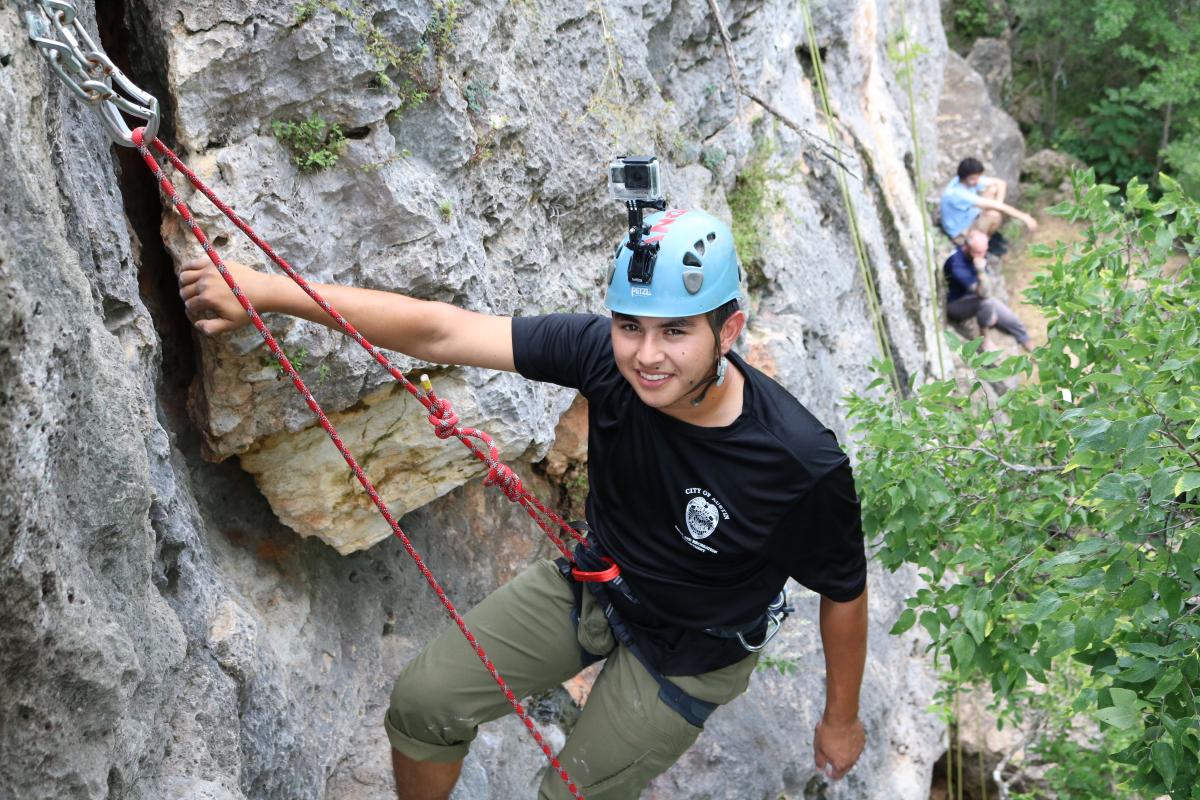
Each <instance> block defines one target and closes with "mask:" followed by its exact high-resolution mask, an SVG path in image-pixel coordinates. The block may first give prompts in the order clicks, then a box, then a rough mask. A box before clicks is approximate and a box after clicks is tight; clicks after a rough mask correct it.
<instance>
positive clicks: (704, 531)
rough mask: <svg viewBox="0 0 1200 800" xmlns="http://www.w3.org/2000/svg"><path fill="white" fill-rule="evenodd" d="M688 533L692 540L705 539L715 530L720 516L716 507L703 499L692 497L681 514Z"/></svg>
mask: <svg viewBox="0 0 1200 800" xmlns="http://www.w3.org/2000/svg"><path fill="white" fill-rule="evenodd" d="M683 517H684V520H685V521H686V522H687V529H688V533H690V534H691V535H692V538H693V539H706V538H708V537H709V536H711V535H712V532H713V531H715V530H716V529H717V523H718V522H720V520H721V514H720V512H719V511H718V510H717V507H716V506H715V505H713V504H712V503H710V502H708V501H707V500H705V499H704V498H703V497H693V498H692V499H691V500H689V501H688V504H687V508H686V509H685V510H684V512H683Z"/></svg>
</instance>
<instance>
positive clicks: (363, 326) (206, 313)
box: [179, 258, 515, 370]
mask: <svg viewBox="0 0 1200 800" xmlns="http://www.w3.org/2000/svg"><path fill="white" fill-rule="evenodd" d="M226 266H227V268H228V269H229V271H230V273H231V274H232V275H233V277H234V279H235V280H236V281H237V283H238V285H239V286H241V287H242V291H243V292H244V293H245V295H246V297H248V298H249V299H250V302H251V303H252V304H253V305H254V307H255V308H257V309H258V310H259V311H262V312H268V311H273V312H276V313H281V314H288V315H291V316H294V317H299V318H301V319H306V320H310V321H312V322H317V323H320V324H321V325H325V326H327V327H329V328H331V329H333V330H341V326H339V325H338V324H337V322H335V321H334V320H333V318H332V317H330V316H329V315H328V314H327V313H325V311H324V310H323V309H322V308H321V307H320V306H318V305H317V304H316V303H314V302H313V300H312V298H310V297H309V296H308V294H307V293H306V292H305V291H304V290H303V289H301V288H300V287H299V286H297V285H296V284H295V283H294V282H292V280H291V279H290V278H288V277H287V276H286V275H269V274H266V273H263V272H258V271H257V270H254V269H251V268H250V267H247V266H246V265H244V264H238V263H235V262H232V261H231V262H229V263H228V264H226ZM312 288H313V289H315V290H316V292H317V294H319V295H321V296H322V297H323V298H324V299H325V300H326V301H327V302H328V303H329V305H331V306H332V307H333V308H335V309H337V310H338V312H339V313H340V314H341V315H342V316H343V317H344V318H345V319H346V320H347V321H348V322H349V323H350V324H351V325H353V326H354V327H355V328H357V329H358V330H359V332H361V333H362V335H363V336H365V337H366V338H367V339H369V340H370V341H371V343H372V344H375V345H377V346H378V347H382V348H385V349H387V350H396V351H398V352H401V353H406V354H407V355H410V356H414V357H415V358H419V359H421V360H423V361H429V362H431V363H434V364H457V365H463V366H474V367H485V368H487V369H504V370H512V369H515V366H514V358H513V348H512V319H511V318H509V317H505V316H498V315H493V314H479V313H476V312H474V311H467V310H466V309H462V308H457V307H455V306H452V305H448V304H446V303H437V302H433V301H429V300H417V299H416V298H413V297H407V296H405V295H402V294H398V293H396V292H383V291H379V290H376V289H359V288H356V287H353V286H335V285H330V284H313V287H312ZM179 296H180V298H182V299H183V302H184V307H185V309H186V310H187V314H188V318H189V319H191V320H192V323H193V324H194V325H195V326H196V328H197V329H198V330H200V331H201V332H202V333H204V334H207V335H213V334H220V333H226V332H228V331H233V330H237V329H238V328H240V327H242V326H243V325H245V324H246V323H247V321H248V320H247V318H246V314H245V312H244V311H243V310H242V307H241V305H240V304H239V303H238V301H237V299H236V298H235V297H234V296H233V295H232V294H231V293H230V292H229V287H227V286H226V285H225V281H224V279H223V278H221V276H220V275H219V274H218V273H217V270H216V268H215V267H214V266H213V265H212V264H211V263H210V262H209V261H208V259H205V258H193V259H191V260H189V261H187V262H185V263H184V264H182V265H181V266H180V268H179Z"/></svg>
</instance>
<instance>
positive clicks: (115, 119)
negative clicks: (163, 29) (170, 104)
mask: <svg viewBox="0 0 1200 800" xmlns="http://www.w3.org/2000/svg"><path fill="white" fill-rule="evenodd" d="M25 21H26V23H27V24H28V26H29V38H30V40H32V41H33V43H34V45H35V46H36V47H37V49H38V52H40V53H41V54H42V56H44V57H45V59H46V63H47V64H49V65H50V69H52V70H53V71H54V72H55V73H56V74H57V75H58V77H60V78H62V80H63V83H65V84H66V85H67V88H68V89H70V90H71V92H73V93H74V94H75V95H76V96H77V97H78V98H79V99H80V100H83V101H84V102H86V103H88V104H89V105H91V106H92V108H93V109H95V110H96V113H97V114H99V115H100V120H101V122H103V123H104V127H105V129H106V130H107V131H108V135H109V138H111V139H112V140H113V141H114V142H115V143H117V144H119V145H122V146H124V147H135V145H134V143H133V131H132V130H131V129H130V127H129V125H128V124H127V123H126V122H125V118H124V117H123V116H122V112H124V113H126V114H128V115H129V116H131V117H135V118H137V119H140V120H144V121H145V122H146V125H145V127H146V139H147V140H148V141H153V140H154V138H155V137H156V136H157V135H158V123H159V113H158V99H157V98H155V97H154V96H153V95H151V94H148V93H146V92H143V91H142V90H141V89H140V88H138V86H137V85H136V84H135V83H133V81H131V80H129V78H127V77H125V73H123V72H121V70H120V69H118V68H117V66H116V65H115V64H113V62H112V59H110V58H109V57H108V56H107V55H105V54H104V51H103V50H102V49H100V48H99V47H97V46H96V43H95V41H93V40H92V37H91V36H90V35H89V34H88V32H87V30H86V29H85V28H84V27H83V24H82V23H81V22H80V21H79V19H78V15H77V14H76V12H75V6H74V5H72V4H71V3H70V2H67V0H36V2H35V3H34V8H33V9H32V10H29V11H26V12H25ZM114 84H115V87H114Z"/></svg>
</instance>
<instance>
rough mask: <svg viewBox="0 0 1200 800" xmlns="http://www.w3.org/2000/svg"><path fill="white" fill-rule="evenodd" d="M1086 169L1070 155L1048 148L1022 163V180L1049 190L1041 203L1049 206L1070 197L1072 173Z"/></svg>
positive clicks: (1084, 165) (1085, 166)
mask: <svg viewBox="0 0 1200 800" xmlns="http://www.w3.org/2000/svg"><path fill="white" fill-rule="evenodd" d="M1086 168H1087V165H1086V164H1084V163H1083V162H1082V161H1080V160H1079V159H1078V158H1076V157H1075V156H1073V155H1071V154H1070V153H1064V152H1062V151H1060V150H1051V149H1049V148H1046V149H1043V150H1038V151H1037V152H1036V153H1034V154H1033V155H1031V156H1029V157H1028V158H1026V159H1025V160H1024V161H1023V162H1021V180H1023V181H1025V182H1027V183H1036V184H1038V185H1039V186H1041V187H1043V188H1045V189H1046V190H1048V192H1049V194H1048V195H1046V196H1045V197H1043V198H1042V200H1041V202H1042V203H1043V204H1046V205H1049V204H1053V203H1056V202H1058V201H1059V200H1063V199H1066V198H1067V197H1070V195H1071V173H1072V172H1073V171H1075V170H1082V169H1086Z"/></svg>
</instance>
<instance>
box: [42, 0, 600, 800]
mask: <svg viewBox="0 0 1200 800" xmlns="http://www.w3.org/2000/svg"><path fill="white" fill-rule="evenodd" d="M26 21H27V24H28V26H29V36H30V39H31V40H32V41H33V43H34V45H35V46H36V47H37V48H38V51H39V52H40V53H41V54H42V55H43V56H44V57H45V58H46V61H47V63H48V64H49V65H50V67H51V69H52V70H53V71H54V72H55V73H56V74H57V75H58V76H59V77H60V78H62V79H63V81H64V82H65V83H66V84H67V85H68V86H69V87H70V88H71V90H72V91H73V92H74V93H75V94H76V95H78V96H79V97H80V98H81V99H83V100H85V101H86V102H88V103H89V105H91V107H92V108H93V109H94V110H95V111H96V112H97V114H99V116H100V118H101V120H102V121H103V123H104V125H105V129H106V130H107V132H108V135H109V137H110V138H111V139H112V141H113V142H115V143H116V144H119V145H122V146H125V147H135V148H137V151H138V153H139V154H140V155H141V157H142V160H143V161H145V163H146V166H147V167H148V168H149V169H150V171H151V172H152V173H153V174H154V177H155V179H156V180H157V181H158V184H159V186H160V187H161V188H162V190H163V192H164V193H165V194H166V195H167V197H168V198H169V199H170V201H171V203H172V205H174V207H175V209H176V210H177V211H178V212H179V215H180V216H181V217H182V218H183V220H184V221H185V222H186V223H187V225H188V227H190V228H191V231H192V234H193V235H194V236H195V237H196V240H197V241H198V242H199V243H200V246H201V247H202V248H203V249H204V252H205V253H206V254H207V255H208V257H209V259H210V260H211V261H212V263H213V265H214V266H216V268H217V270H218V271H219V272H220V273H221V277H222V278H224V280H225V283H226V284H227V285H228V286H229V289H230V291H232V292H233V295H234V297H236V298H237V299H238V302H239V303H240V304H241V306H242V308H243V309H244V310H245V311H246V314H247V315H248V316H249V317H250V319H251V321H252V322H253V324H254V327H255V328H256V329H257V330H258V332H259V334H260V335H261V336H262V338H263V340H264V341H265V342H266V344H267V347H268V348H269V349H270V350H271V354H272V355H273V356H274V357H275V359H276V360H277V361H278V362H279V365H280V367H281V369H282V370H283V371H284V373H285V374H286V375H287V376H288V377H289V378H290V379H291V381H292V385H294V386H295V387H296V390H297V391H298V392H300V394H301V395H302V396H303V397H304V402H305V403H306V404H307V405H308V407H309V409H311V410H312V412H313V413H314V414H315V415H316V417H317V421H318V422H319V423H320V425H321V427H322V428H324V430H325V432H326V433H327V434H328V435H329V438H330V439H331V440H332V441H333V444H334V446H335V447H336V448H337V449H338V452H339V453H341V455H342V458H344V459H345V461H346V464H347V465H348V466H349V467H350V469H351V471H352V472H353V473H354V475H355V477H356V478H357V479H358V482H359V483H360V484H361V485H362V487H363V489H364V490H366V492H367V495H368V496H369V497H370V498H371V501H372V502H373V503H374V504H375V506H376V508H377V509H378V510H379V513H380V514H381V515H382V516H383V518H384V520H386V521H387V523H388V525H389V526H390V527H391V529H392V532H393V533H394V534H395V535H396V537H397V538H399V539H400V541H401V543H402V544H403V546H404V549H405V551H406V552H407V553H408V555H409V556H410V557H411V558H412V559H413V561H414V562H415V563H416V565H417V569H419V570H420V572H421V575H422V576H423V577H424V578H425V581H426V583H428V584H429V586H430V588H431V589H433V591H434V593H435V594H436V595H437V597H438V600H439V601H441V603H442V606H443V608H444V609H445V610H446V613H447V615H449V617H450V619H451V620H452V621H453V622H454V624H455V625H456V626H458V629H459V630H460V631H461V632H462V634H463V636H464V637H466V639H467V642H468V644H469V645H470V646H471V649H472V650H474V651H475V654H476V655H477V656H478V657H479V660H480V661H481V662H482V663H483V666H484V668H485V669H486V670H487V671H488V674H490V675H491V676H492V679H493V680H495V681H496V683H497V685H499V687H500V689H501V691H502V692H503V693H504V696H505V698H506V699H507V700H508V702H509V705H511V706H512V707H513V710H514V711H515V712H516V714H517V716H518V717H519V718H520V719H521V721H522V722H523V723H524V724H525V727H526V729H527V730H528V731H529V733H530V734H531V735H532V736H533V738H534V741H536V742H537V744H538V745H539V746H540V747H541V749H542V752H543V753H544V754H545V755H546V758H547V759H549V761H550V765H551V767H552V768H553V769H554V771H555V772H556V773H557V774H558V776H559V777H560V778H561V779H562V780H563V782H564V783H566V785H567V789H568V791H569V792H570V793H571V796H572V797H574V798H576V800H583V795H582V794H581V793H580V792H579V789H578V787H576V785H575V783H574V781H572V780H571V777H570V776H569V775H568V774H567V772H566V770H565V769H563V767H562V764H561V763H560V762H559V760H558V758H557V756H555V755H554V753H553V752H552V751H551V750H550V746H549V744H547V743H546V741H545V739H544V738H543V737H542V735H541V733H540V732H539V731H538V730H537V727H536V726H535V725H534V724H533V720H532V719H531V718H530V717H529V715H528V713H527V712H526V711H525V709H524V707H523V706H522V705H521V703H520V702H519V701H518V700H517V697H516V695H515V694H514V693H513V691H512V690H511V689H509V688H508V685H507V684H506V683H505V681H504V679H503V678H502V677H501V676H500V673H499V672H498V671H497V669H496V666H495V664H493V663H492V660H491V658H489V657H488V655H487V653H486V652H484V649H483V646H482V645H481V644H480V643H479V641H478V640H477V639H476V638H475V635H474V634H473V633H471V631H470V630H469V629H468V628H467V624H466V622H465V621H464V620H463V618H462V615H461V614H460V613H459V612H458V609H457V608H455V606H454V603H453V602H451V600H450V598H449V597H448V596H447V595H446V592H445V590H444V589H443V588H442V586H441V584H440V583H439V582H438V580H437V579H436V578H435V577H434V575H433V573H432V572H431V571H430V570H429V568H428V567H427V566H426V565H425V562H424V560H423V559H422V558H421V556H420V554H418V553H417V551H416V549H415V548H414V547H413V545H412V542H411V541H410V540H409V538H408V536H407V535H406V534H405V533H404V531H403V530H401V528H400V525H399V523H397V522H396V520H395V518H394V517H393V515H392V513H391V511H390V510H389V509H388V507H387V504H386V503H385V502H384V500H383V498H381V497H380V496H379V493H378V492H377V491H376V490H375V487H374V485H373V484H372V483H371V481H370V479H369V478H368V477H367V476H366V473H365V472H364V471H363V469H362V467H361V466H359V464H358V462H357V461H356V460H355V458H354V456H353V455H351V453H350V451H349V450H348V449H347V448H346V445H345V444H344V443H343V442H342V439H341V437H340V436H339V435H338V432H337V430H336V429H335V428H334V426H333V424H332V423H331V422H330V421H329V419H328V417H326V415H325V412H324V411H323V410H322V409H321V406H320V405H319V404H318V403H317V401H316V399H315V398H313V396H312V394H311V392H309V390H308V387H307V386H305V384H304V381H303V380H302V379H301V377H300V374H299V373H298V372H296V369H295V367H294V366H293V365H292V363H291V361H289V360H288V358H287V356H286V355H285V354H284V352H283V350H282V349H281V348H280V346H279V343H278V342H277V341H276V340H275V337H274V336H273V335H272V334H271V331H270V330H269V329H268V328H267V326H266V324H265V323H264V322H263V321H262V318H261V317H260V316H259V314H258V312H257V311H256V310H255V309H254V306H253V305H251V303H250V300H249V299H248V298H247V297H246V295H245V294H244V293H243V292H242V290H241V287H239V286H238V284H237V282H236V281H235V280H234V278H233V275H232V274H231V273H230V272H229V270H228V269H227V268H226V266H225V262H224V261H223V260H222V259H221V256H220V255H219V254H218V253H217V251H216V250H215V249H214V248H213V246H212V245H211V244H210V243H209V241H208V238H207V237H206V236H205V234H204V232H203V231H202V230H201V229H200V226H199V225H198V224H197V223H196V221H195V219H194V218H193V216H192V212H191V209H190V208H189V207H188V205H187V203H186V202H184V200H183V199H182V198H181V197H180V196H179V194H178V193H177V192H176V191H175V187H174V185H173V184H172V183H171V180H170V179H169V178H168V177H167V176H166V174H165V173H164V172H163V170H162V167H161V166H160V165H159V163H158V161H157V160H156V159H155V157H154V155H153V154H152V153H151V152H150V147H151V146H152V147H153V148H154V150H155V151H157V152H158V153H159V154H160V155H162V156H164V157H166V159H167V160H168V161H170V162H171V164H172V165H173V166H174V167H175V168H176V169H177V170H178V171H179V172H180V173H182V174H183V175H184V177H186V178H187V179H188V181H189V182H190V183H191V184H192V185H193V186H194V187H195V188H196V189H197V190H198V191H200V192H201V193H202V194H203V195H204V196H205V197H207V198H208V199H209V200H210V201H212V203H213V204H214V205H215V206H216V207H217V208H218V209H220V211H221V212H222V213H223V214H225V216H227V217H228V218H229V220H230V221H231V222H233V224H234V225H235V226H236V227H237V228H239V229H240V230H241V231H242V232H243V233H245V234H246V235H247V236H248V237H249V238H250V240H251V241H253V242H254V244H255V245H257V246H258V247H259V249H261V250H262V251H263V253H265V254H266V255H267V257H268V258H270V259H271V261H273V262H274V263H275V264H276V265H277V266H278V267H279V268H280V269H282V270H283V271H284V272H285V273H286V274H287V275H288V277H290V278H291V279H292V280H293V281H295V282H296V284H298V285H299V286H300V288H302V289H303V290H304V292H305V293H306V294H307V295H308V296H309V297H311V298H312V299H313V301H314V302H315V303H316V304H317V305H319V306H320V307H321V308H322V309H323V310H324V311H325V312H326V313H327V314H329V316H330V317H331V318H333V320H334V321H335V322H337V324H338V326H339V327H341V329H342V330H343V331H344V332H345V333H346V334H348V335H349V336H350V337H351V338H353V339H354V340H355V341H356V342H358V344H359V345H360V346H362V347H363V348H364V349H365V350H366V351H367V352H368V353H370V354H371V356H372V357H373V358H374V359H375V361H376V362H378V363H379V365H380V366H382V367H383V368H384V369H385V370H387V372H388V373H389V374H391V376H392V377H393V378H394V379H395V380H396V381H398V382H399V383H400V385H401V386H403V387H404V388H405V389H406V390H407V391H408V392H409V393H410V394H412V395H413V396H414V397H416V398H417V400H418V401H420V403H421V404H422V405H423V406H424V407H425V410H426V411H427V412H429V413H428V420H429V422H430V424H431V425H433V426H434V433H435V435H436V436H437V437H438V438H439V439H449V438H452V437H453V438H457V439H458V440H459V441H460V442H462V443H463V444H464V445H465V446H466V447H467V449H468V450H470V451H471V453H472V454H473V455H474V456H475V457H476V458H478V459H479V460H480V461H482V462H483V463H484V464H486V465H487V467H488V472H487V477H486V478H485V480H484V483H485V484H487V485H495V486H499V487H500V488H501V490H502V491H503V492H504V494H505V496H507V497H508V499H509V500H511V501H512V502H514V503H517V504H519V505H521V506H522V507H523V508H524V509H525V510H526V512H528V513H529V515H530V517H532V518H533V520H534V521H535V522H536V523H537V524H538V527H540V528H541V529H542V530H543V531H544V532H545V533H546V535H547V536H548V537H549V538H550V540H551V541H552V542H554V544H555V546H556V547H558V549H559V551H560V552H562V554H563V556H564V557H566V558H568V559H569V558H571V553H570V551H568V550H567V547H566V544H565V543H564V541H563V539H562V538H561V537H559V536H558V535H557V534H556V533H555V532H554V528H555V527H557V528H558V529H560V530H562V531H563V532H564V533H566V534H567V535H569V536H570V537H572V538H574V539H575V540H576V541H577V542H578V543H579V545H580V547H583V548H586V546H587V545H586V541H585V540H584V538H583V536H581V535H580V534H579V532H578V531H575V530H574V529H573V528H571V527H570V526H569V525H568V524H567V523H566V522H565V521H564V520H563V519H562V517H560V516H559V515H557V514H555V513H554V512H553V511H551V510H549V509H547V508H546V507H545V506H544V505H543V504H542V503H541V502H540V501H539V500H538V499H537V498H536V497H534V496H533V495H532V494H531V493H530V492H529V491H528V490H527V489H525V487H524V486H523V485H522V484H521V481H520V479H519V478H517V477H516V475H514V474H513V472H512V470H511V469H510V468H509V467H508V466H507V465H506V464H504V463H503V462H502V461H501V460H500V454H499V451H498V449H497V447H496V445H495V443H494V442H493V441H492V438H491V437H490V436H489V435H488V434H487V433H485V432H484V431H481V430H477V429H475V428H468V427H459V424H458V423H459V419H458V415H456V414H455V413H454V410H453V408H452V407H451V405H450V403H449V401H447V400H445V399H443V398H439V397H438V396H437V395H436V394H435V393H434V391H433V386H432V385H431V384H430V383H429V380H428V378H427V377H425V376H422V378H421V383H422V387H421V388H418V387H416V386H414V385H413V384H412V382H410V381H409V380H408V379H407V378H406V377H405V376H404V374H403V373H402V372H401V371H400V370H399V369H397V368H396V367H395V366H393V365H392V363H391V362H390V361H389V360H388V358H387V356H385V355H384V354H383V352H382V351H380V350H379V349H378V348H377V347H375V346H374V345H373V344H371V343H370V342H369V341H367V339H366V338H365V337H364V336H363V335H362V334H361V333H359V332H358V330H357V329H355V328H354V326H353V325H351V324H350V323H349V322H348V321H346V319H345V318H344V317H342V315H341V314H339V313H338V312H337V311H336V310H335V309H334V308H333V307H332V306H331V305H329V303H328V302H327V301H326V300H325V299H324V298H322V297H321V296H320V295H319V294H318V293H317V292H316V291H315V290H314V289H313V288H312V287H311V286H310V285H309V284H308V282H307V281H305V280H304V278H303V277H301V276H300V275H299V273H297V272H296V271H295V270H294V269H293V268H292V266H291V265H290V264H288V262H287V261H285V260H284V259H283V258H281V257H280V256H278V255H277V254H276V253H275V251H274V250H273V249H272V248H271V246H270V245H269V244H267V243H266V242H265V241H263V240H262V239H261V238H260V237H259V236H258V235H257V234H256V233H255V232H254V231H253V230H252V229H251V228H250V226H249V225H247V224H246V223H245V222H244V221H243V220H242V219H241V217H239V216H238V215H237V214H236V213H234V211H233V209H231V208H230V207H229V206H228V205H226V204H225V203H224V202H222V201H221V200H220V199H219V198H217V196H216V195H215V194H214V193H213V191H212V190H211V189H210V188H208V186H206V185H205V184H204V183H203V181H201V180H200V179H199V178H198V177H197V176H196V174H195V173H194V172H192V171H191V170H190V169H188V168H187V166H185V165H184V163H183V162H182V161H180V159H179V157H178V156H176V155H175V153H174V152H172V151H171V150H170V149H169V148H168V147H167V146H166V145H165V144H163V143H162V142H161V141H159V139H157V138H156V136H155V134H156V132H157V130H158V123H159V110H158V103H157V101H156V100H155V98H153V97H152V96H150V95H149V94H147V93H145V92H143V91H142V90H141V89H139V88H138V87H137V86H136V85H134V84H133V82H132V81H130V80H129V79H128V78H126V77H125V76H124V74H122V73H121V71H120V70H118V69H117V68H116V67H115V66H114V65H113V63H112V61H111V60H109V59H108V57H107V56H105V55H104V54H103V53H102V52H101V51H100V50H99V48H97V47H96V45H95V43H94V42H93V41H92V39H91V37H90V36H89V35H88V34H87V32H86V30H84V28H83V26H82V24H81V23H80V22H79V20H78V19H77V17H76V13H75V8H74V7H73V6H72V5H71V4H70V3H68V2H65V1H64V0H37V7H36V9H35V10H33V11H29V12H28V13H27V14H26ZM51 36H56V37H57V38H49V37H51ZM80 42H82V43H83V46H82V47H81V45H80ZM114 82H115V84H116V86H115V87H114V85H113V84H114ZM118 89H119V90H120V91H122V92H125V93H126V94H128V95H129V96H130V97H132V98H133V101H130V100H129V99H127V98H125V97H122V96H120V95H119V94H118V91H117V90H118ZM122 111H126V112H127V113H129V114H130V115H131V116H134V117H137V118H139V119H143V120H145V121H146V125H145V126H144V127H139V128H137V129H135V130H130V129H129V127H128V125H127V124H126V123H125V121H124V119H123V118H122V117H121V112H122ZM148 145H149V146H148ZM477 443H478V444H477Z"/></svg>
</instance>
